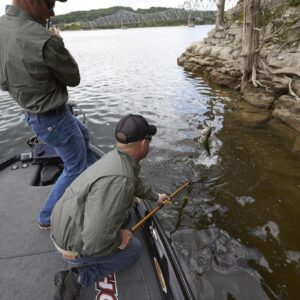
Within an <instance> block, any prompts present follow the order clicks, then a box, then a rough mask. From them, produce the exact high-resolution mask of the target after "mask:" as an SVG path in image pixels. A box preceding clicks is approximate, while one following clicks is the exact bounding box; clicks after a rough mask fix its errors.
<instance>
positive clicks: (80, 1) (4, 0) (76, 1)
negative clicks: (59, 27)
mask: <svg viewBox="0 0 300 300" xmlns="http://www.w3.org/2000/svg"><path fill="white" fill-rule="evenodd" d="M184 1H185V0H68V1H67V2H66V3H60V2H58V1H57V3H56V7H55V10H54V11H55V13H56V14H57V15H61V14H65V13H68V12H71V11H77V10H90V9H99V8H106V7H112V6H129V7H132V8H134V9H137V8H149V7H151V6H163V7H177V6H180V5H182V4H183V3H184ZM11 2H12V0H0V15H3V14H4V12H5V6H6V5H7V4H11Z"/></svg>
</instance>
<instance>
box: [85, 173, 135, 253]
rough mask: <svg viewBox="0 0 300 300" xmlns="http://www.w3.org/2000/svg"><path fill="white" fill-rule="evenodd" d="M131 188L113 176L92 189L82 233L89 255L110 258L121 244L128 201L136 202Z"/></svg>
mask: <svg viewBox="0 0 300 300" xmlns="http://www.w3.org/2000/svg"><path fill="white" fill-rule="evenodd" d="M127 185H128V184H127V181H126V178H125V177H121V176H109V177H104V178H100V179H99V180H98V181H97V182H96V183H94V185H93V186H92V188H91V190H90V192H89V194H88V198H87V201H86V204H85V212H84V222H83V224H84V225H83V231H82V240H83V243H84V245H83V251H84V252H85V253H86V254H87V255H95V254H98V255H109V254H111V253H112V252H114V251H115V250H116V249H117V248H118V247H119V245H120V244H121V236H120V228H121V226H122V224H123V221H124V218H125V213H126V211H127V209H128V204H129V203H128V201H129V199H130V198H131V199H132V192H131V195H130V193H129V192H128V189H127ZM130 201H132V200H130Z"/></svg>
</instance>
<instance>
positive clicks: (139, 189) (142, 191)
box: [134, 177, 159, 201]
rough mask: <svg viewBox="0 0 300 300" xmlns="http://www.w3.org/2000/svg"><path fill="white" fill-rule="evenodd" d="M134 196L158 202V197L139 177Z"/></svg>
mask: <svg viewBox="0 0 300 300" xmlns="http://www.w3.org/2000/svg"><path fill="white" fill-rule="evenodd" d="M134 196H136V197H139V198H142V199H145V200H151V201H158V198H159V195H158V193H156V192H154V191H153V190H152V188H151V187H150V186H148V185H146V184H145V183H144V180H143V179H142V178H140V177H138V178H137V182H136V186H135V191H134Z"/></svg>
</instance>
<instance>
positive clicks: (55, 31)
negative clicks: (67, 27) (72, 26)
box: [48, 26, 61, 39]
mask: <svg viewBox="0 0 300 300" xmlns="http://www.w3.org/2000/svg"><path fill="white" fill-rule="evenodd" d="M48 30H49V32H50V33H51V34H52V35H54V36H56V37H58V38H60V39H61V36H60V32H59V29H58V28H57V27H56V26H51V27H50V28H49V29H48Z"/></svg>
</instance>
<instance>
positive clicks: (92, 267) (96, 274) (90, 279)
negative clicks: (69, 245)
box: [66, 237, 141, 287]
mask: <svg viewBox="0 0 300 300" xmlns="http://www.w3.org/2000/svg"><path fill="white" fill-rule="evenodd" d="M140 255H141V243H140V241H139V240H138V239H137V238H135V237H134V238H133V239H132V240H131V241H130V243H129V244H128V246H127V247H126V248H125V249H123V250H120V249H118V250H117V251H116V252H115V253H113V254H111V255H107V256H96V257H89V256H82V257H79V258H77V259H76V260H66V261H67V263H68V264H69V265H70V267H77V268H79V280H78V281H79V282H78V283H79V284H80V285H81V286H82V287H89V286H91V285H92V284H94V282H96V281H97V280H99V279H102V278H104V277H106V276H108V275H110V274H113V273H116V272H120V271H122V270H125V269H127V268H128V267H129V266H131V265H132V264H133V263H135V262H136V261H137V260H138V259H139V257H140Z"/></svg>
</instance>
